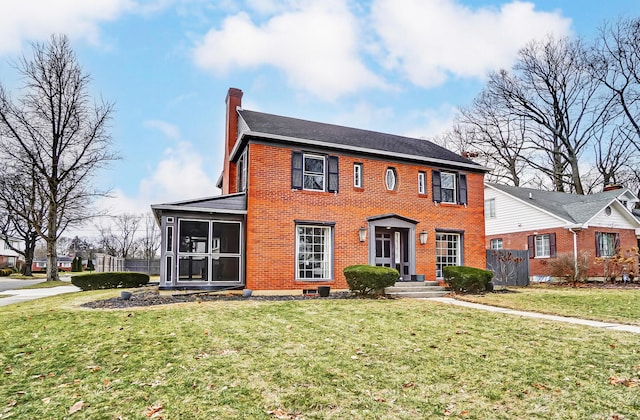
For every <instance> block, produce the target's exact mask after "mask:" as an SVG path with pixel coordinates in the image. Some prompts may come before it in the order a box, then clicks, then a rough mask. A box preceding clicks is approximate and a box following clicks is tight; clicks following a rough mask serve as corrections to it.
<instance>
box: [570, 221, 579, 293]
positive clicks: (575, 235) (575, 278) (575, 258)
mask: <svg viewBox="0 0 640 420" xmlns="http://www.w3.org/2000/svg"><path fill="white" fill-rule="evenodd" d="M569 232H571V233H573V269H574V271H573V273H574V274H573V281H574V282H577V281H578V232H576V231H575V230H573V228H569Z"/></svg>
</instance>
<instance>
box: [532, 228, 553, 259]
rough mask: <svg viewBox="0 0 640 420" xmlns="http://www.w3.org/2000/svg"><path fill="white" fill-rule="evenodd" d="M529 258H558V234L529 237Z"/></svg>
mask: <svg viewBox="0 0 640 420" xmlns="http://www.w3.org/2000/svg"><path fill="white" fill-rule="evenodd" d="M527 242H528V245H529V258H549V257H555V256H556V234H555V233H545V234H542V235H529V236H528V237H527Z"/></svg>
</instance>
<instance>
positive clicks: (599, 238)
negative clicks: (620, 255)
mask: <svg viewBox="0 0 640 420" xmlns="http://www.w3.org/2000/svg"><path fill="white" fill-rule="evenodd" d="M601 243H602V233H600V232H596V257H600V256H602V248H600V244H601Z"/></svg>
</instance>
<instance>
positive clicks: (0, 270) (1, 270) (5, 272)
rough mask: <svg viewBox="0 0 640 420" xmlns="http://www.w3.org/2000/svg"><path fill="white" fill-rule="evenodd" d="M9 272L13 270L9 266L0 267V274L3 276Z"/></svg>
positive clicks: (9, 273) (11, 272)
mask: <svg viewBox="0 0 640 420" xmlns="http://www.w3.org/2000/svg"><path fill="white" fill-rule="evenodd" d="M11 274H13V270H12V269H10V268H0V276H2V277H5V276H10V275H11Z"/></svg>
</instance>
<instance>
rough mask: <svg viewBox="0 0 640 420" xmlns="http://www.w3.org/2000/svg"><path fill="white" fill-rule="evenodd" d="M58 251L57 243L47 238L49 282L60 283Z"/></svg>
mask: <svg viewBox="0 0 640 420" xmlns="http://www.w3.org/2000/svg"><path fill="white" fill-rule="evenodd" d="M58 280H60V277H58V251H57V250H56V241H55V240H51V238H47V281H58Z"/></svg>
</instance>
